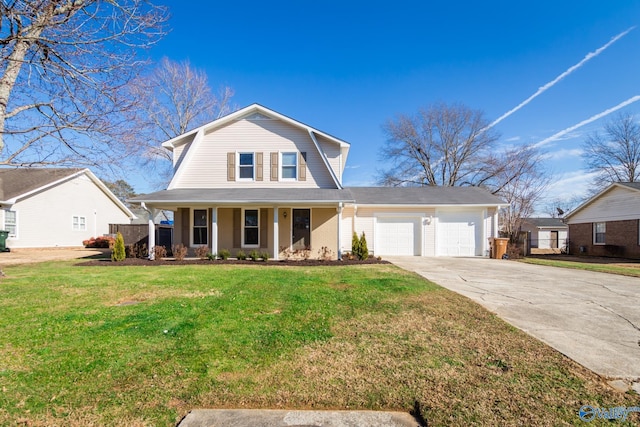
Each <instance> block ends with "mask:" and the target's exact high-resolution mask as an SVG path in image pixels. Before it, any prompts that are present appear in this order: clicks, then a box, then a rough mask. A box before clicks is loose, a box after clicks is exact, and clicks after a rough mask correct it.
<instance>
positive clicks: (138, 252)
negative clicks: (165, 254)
mask: <svg viewBox="0 0 640 427" xmlns="http://www.w3.org/2000/svg"><path fill="white" fill-rule="evenodd" d="M125 252H126V254H127V258H146V257H147V256H148V255H149V252H148V251H147V244H146V243H141V244H138V243H134V244H132V245H127V247H126V248H125Z"/></svg>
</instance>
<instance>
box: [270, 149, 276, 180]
mask: <svg viewBox="0 0 640 427" xmlns="http://www.w3.org/2000/svg"><path fill="white" fill-rule="evenodd" d="M277 180H278V153H271V181H277Z"/></svg>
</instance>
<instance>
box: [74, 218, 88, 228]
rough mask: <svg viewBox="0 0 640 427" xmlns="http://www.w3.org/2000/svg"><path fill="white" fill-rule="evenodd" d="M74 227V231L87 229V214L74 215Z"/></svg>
mask: <svg viewBox="0 0 640 427" xmlns="http://www.w3.org/2000/svg"><path fill="white" fill-rule="evenodd" d="M72 222H73V225H72V229H73V230H74V231H86V230H87V217H85V216H75V215H74V216H73V221H72Z"/></svg>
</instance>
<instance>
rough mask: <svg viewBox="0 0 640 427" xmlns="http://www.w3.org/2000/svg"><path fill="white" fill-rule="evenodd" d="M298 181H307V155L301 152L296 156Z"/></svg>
mask: <svg viewBox="0 0 640 427" xmlns="http://www.w3.org/2000/svg"><path fill="white" fill-rule="evenodd" d="M298 163H299V166H298V181H306V180H307V153H306V152H301V153H300V154H299V155H298Z"/></svg>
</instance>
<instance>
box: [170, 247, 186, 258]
mask: <svg viewBox="0 0 640 427" xmlns="http://www.w3.org/2000/svg"><path fill="white" fill-rule="evenodd" d="M171 251H172V252H173V257H174V258H175V259H176V261H182V260H183V259H185V257H186V256H187V247H186V246H185V245H183V244H182V243H178V244H177V245H173V247H172V248H171Z"/></svg>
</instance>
